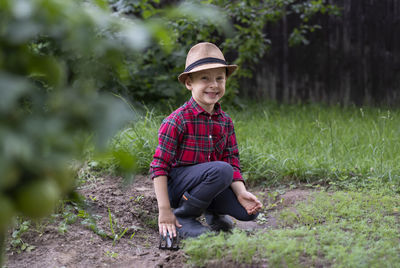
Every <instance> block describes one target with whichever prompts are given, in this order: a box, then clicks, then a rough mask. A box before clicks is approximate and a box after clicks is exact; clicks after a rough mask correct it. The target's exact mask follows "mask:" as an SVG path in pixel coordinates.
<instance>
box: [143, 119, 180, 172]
mask: <svg viewBox="0 0 400 268" xmlns="http://www.w3.org/2000/svg"><path fill="white" fill-rule="evenodd" d="M180 133H182V126H181V124H180V123H179V119H177V118H176V117H174V116H169V117H167V118H166V119H164V121H163V122H162V124H161V126H160V129H159V131H158V146H157V148H156V151H155V153H154V155H153V161H152V162H151V164H150V178H151V179H154V178H155V177H158V176H168V174H169V171H170V169H171V165H172V163H173V161H174V159H175V155H176V151H177V147H178V141H179V137H180V136H181V135H180Z"/></svg>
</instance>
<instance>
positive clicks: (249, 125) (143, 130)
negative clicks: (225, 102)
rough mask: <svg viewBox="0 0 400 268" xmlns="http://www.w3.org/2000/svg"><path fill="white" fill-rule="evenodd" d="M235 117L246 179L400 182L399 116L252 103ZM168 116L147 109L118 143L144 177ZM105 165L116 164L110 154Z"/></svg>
mask: <svg viewBox="0 0 400 268" xmlns="http://www.w3.org/2000/svg"><path fill="white" fill-rule="evenodd" d="M246 107H247V108H246V109H243V110H234V109H232V108H231V109H229V108H228V109H226V110H227V111H228V113H229V114H230V115H231V117H232V118H233V120H234V123H235V130H236V135H237V139H238V144H239V150H240V159H241V164H242V171H243V174H244V176H245V177H246V178H247V180H248V182H250V183H251V182H252V183H254V184H258V183H266V184H268V185H271V184H279V183H282V182H283V181H285V182H290V181H294V180H295V181H302V182H315V181H322V182H325V183H327V182H329V183H332V184H340V185H347V184H349V185H355V183H356V184H357V186H362V187H368V185H371V184H374V182H376V181H378V182H380V181H385V182H389V183H392V184H394V185H399V184H400V164H399V163H400V111H399V110H387V109H379V108H356V107H345V108H343V107H339V106H323V105H278V104H275V103H258V104H257V103H248V104H247V106H246ZM165 116H166V114H160V113H159V112H157V111H155V110H148V111H147V113H146V114H145V115H143V116H142V117H141V118H140V119H139V120H138V121H137V122H135V123H134V124H132V125H131V126H129V127H128V128H126V129H125V130H123V131H121V132H120V133H119V134H118V135H117V136H116V137H115V139H114V141H113V142H112V146H113V148H114V149H116V150H122V151H124V152H127V153H128V154H130V155H131V159H134V160H136V161H137V168H138V171H139V172H143V173H146V172H147V171H148V169H149V163H150V162H151V160H152V156H153V154H154V150H155V147H156V146H157V131H158V128H159V126H160V123H161V121H162V119H163V118H164V117H165ZM103 166H113V167H115V166H117V164H116V162H115V159H113V158H112V157H111V158H109V159H108V160H107V161H105V162H103Z"/></svg>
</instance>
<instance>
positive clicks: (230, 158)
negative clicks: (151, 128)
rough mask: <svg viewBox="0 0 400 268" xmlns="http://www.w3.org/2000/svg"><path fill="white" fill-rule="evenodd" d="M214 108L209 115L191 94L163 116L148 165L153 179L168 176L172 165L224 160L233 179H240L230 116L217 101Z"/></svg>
mask: <svg viewBox="0 0 400 268" xmlns="http://www.w3.org/2000/svg"><path fill="white" fill-rule="evenodd" d="M214 110H215V113H214V114H212V115H210V114H209V113H208V112H206V111H205V110H204V109H203V108H202V107H201V106H200V105H198V104H197V103H196V101H195V100H194V99H193V98H191V99H190V100H189V101H188V102H186V103H185V104H184V105H183V106H181V107H180V108H178V109H177V110H175V111H174V112H173V113H172V114H170V115H169V116H168V117H167V118H165V119H164V121H163V122H162V124H161V127H160V129H159V132H158V146H157V149H156V151H155V154H154V156H153V162H152V163H151V165H150V177H151V178H152V179H153V178H155V177H158V176H168V173H169V170H170V169H171V168H174V167H181V166H186V165H193V164H200V163H204V162H210V161H225V162H227V163H229V164H230V165H231V166H232V167H233V171H234V172H233V180H243V178H242V175H241V174H240V162H239V150H238V146H237V142H236V136H235V131H234V127H233V122H232V119H231V118H230V117H229V116H228V115H227V114H226V113H225V112H224V111H222V109H221V106H220V104H219V103H217V104H216V105H215V109H214Z"/></svg>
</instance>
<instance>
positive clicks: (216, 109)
mask: <svg viewBox="0 0 400 268" xmlns="http://www.w3.org/2000/svg"><path fill="white" fill-rule="evenodd" d="M187 106H188V107H189V108H190V109H191V110H192V111H193V114H194V115H195V116H197V115H199V114H201V113H204V114H206V115H210V113H209V112H207V111H206V110H204V109H203V107H201V106H200V105H199V104H198V103H197V102H196V101H195V100H194V98H193V97H191V98H190V100H189V101H188V102H187ZM218 114H221V104H219V102H217V103H216V104H215V105H214V113H213V115H218Z"/></svg>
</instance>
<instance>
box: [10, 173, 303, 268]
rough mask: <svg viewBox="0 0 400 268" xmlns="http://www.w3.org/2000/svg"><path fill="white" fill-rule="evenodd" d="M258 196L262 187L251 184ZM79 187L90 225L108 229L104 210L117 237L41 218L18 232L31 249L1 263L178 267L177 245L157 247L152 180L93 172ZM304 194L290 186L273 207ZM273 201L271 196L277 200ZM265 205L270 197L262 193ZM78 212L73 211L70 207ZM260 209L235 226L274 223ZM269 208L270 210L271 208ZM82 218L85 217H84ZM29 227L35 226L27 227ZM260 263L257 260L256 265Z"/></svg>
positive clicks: (80, 223)
mask: <svg viewBox="0 0 400 268" xmlns="http://www.w3.org/2000/svg"><path fill="white" fill-rule="evenodd" d="M256 191H258V194H260V196H263V195H264V196H265V191H263V190H256ZM79 192H80V193H81V194H82V195H83V196H84V197H85V198H86V200H89V202H88V205H87V207H86V209H85V210H86V211H88V212H90V214H91V215H94V216H95V217H96V227H97V228H98V230H102V231H103V232H104V233H106V234H108V235H111V234H112V231H111V226H110V218H109V213H111V215H112V217H111V219H112V222H113V224H112V226H113V229H114V232H115V233H116V234H121V233H122V232H123V231H124V230H125V229H126V232H125V234H124V236H123V237H121V238H120V239H118V240H117V241H115V243H114V241H113V239H111V238H109V237H101V236H99V235H98V234H96V233H95V232H94V231H93V230H91V229H90V228H89V226H88V225H87V224H86V225H84V224H83V222H84V220H85V219H83V218H79V219H78V220H77V221H76V222H74V223H73V224H68V225H67V231H66V232H65V233H61V232H60V231H59V224H60V221H61V220H62V218H61V216H60V218H58V219H56V220H53V221H49V222H46V224H42V227H41V230H40V231H38V230H31V231H29V232H27V233H25V234H23V237H22V238H23V240H24V241H25V242H27V243H28V244H30V245H33V246H35V249H34V250H33V251H31V252H23V253H20V254H17V253H14V252H11V251H8V252H7V259H8V260H7V262H6V267H9V268H12V267H183V266H184V265H185V262H186V257H185V254H184V253H183V251H176V252H175V251H163V250H159V249H158V243H159V235H158V231H157V230H158V227H157V216H158V214H157V200H156V198H155V194H154V191H153V185H152V181H151V180H149V179H148V178H147V177H145V176H137V177H136V179H135V180H134V182H133V183H132V184H130V185H126V186H124V184H123V183H122V181H121V179H120V178H115V177H107V178H97V179H96V180H92V181H90V182H87V183H86V184H85V185H84V186H82V187H81V188H80V189H79ZM309 195H310V190H300V189H294V190H290V191H286V192H285V193H283V194H282V195H279V196H276V200H278V201H279V200H282V201H281V202H278V203H279V205H278V206H276V207H275V208H274V209H273V210H276V209H281V208H283V207H287V206H292V205H293V204H294V203H296V202H298V201H299V200H304V199H306V198H307V197H308V196H309ZM276 200H275V201H273V202H277V201H276ZM263 201H264V205H266V206H268V203H270V202H272V201H271V200H267V199H264V200H263ZM76 213H78V212H76ZM269 214H270V213H268V211H265V213H264V217H266V219H267V220H265V221H257V222H241V221H236V220H234V222H235V223H236V227H237V228H240V229H246V230H254V229H265V228H274V227H276V219H274V218H273V216H270V215H269ZM271 214H272V213H271ZM86 220H87V219H86ZM32 229H35V228H33V227H32ZM260 267H263V266H260Z"/></svg>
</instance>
